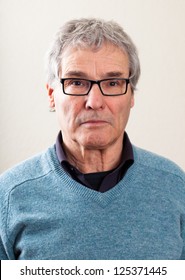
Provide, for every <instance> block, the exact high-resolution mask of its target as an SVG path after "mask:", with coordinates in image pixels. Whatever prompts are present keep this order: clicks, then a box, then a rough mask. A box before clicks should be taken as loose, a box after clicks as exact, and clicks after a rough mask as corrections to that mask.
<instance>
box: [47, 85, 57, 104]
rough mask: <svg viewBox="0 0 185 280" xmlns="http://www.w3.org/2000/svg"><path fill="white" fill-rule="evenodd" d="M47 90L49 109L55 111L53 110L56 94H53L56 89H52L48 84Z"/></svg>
mask: <svg viewBox="0 0 185 280" xmlns="http://www.w3.org/2000/svg"><path fill="white" fill-rule="evenodd" d="M46 89H47V92H48V98H49V108H50V109H53V108H55V102H54V94H53V92H54V89H53V88H51V87H50V86H49V85H48V84H46Z"/></svg>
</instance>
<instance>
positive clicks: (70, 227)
mask: <svg viewBox="0 0 185 280" xmlns="http://www.w3.org/2000/svg"><path fill="white" fill-rule="evenodd" d="M47 62H48V63H47V70H48V73H47V75H48V80H47V92H48V96H49V102H50V108H51V109H52V110H55V111H56V114H57V117H58V121H59V125H60V133H59V135H58V137H57V141H56V144H55V145H53V146H52V147H50V148H48V150H47V151H45V152H44V153H42V154H39V155H36V156H35V157H33V158H32V159H29V160H27V161H25V162H23V163H21V164H19V165H18V166H16V167H14V168H13V169H11V170H10V171H7V172H5V173H4V174H3V175H2V176H1V178H0V238H1V239H0V257H1V259H63V260H65V259H66V260H67V259H68V260H69V259H94V260H95V259H185V244H184V242H185V176H184V172H183V171H182V170H181V169H180V168H179V167H177V166H176V165H175V164H174V163H172V162H170V161H168V160H166V159H164V158H162V157H160V156H157V155H154V154H152V153H149V152H146V151H144V150H142V149H140V148H137V147H135V146H134V145H132V144H131V142H130V140H129V138H128V136H127V134H126V132H125V128H126V124H127V121H128V118H129V114H130V110H131V108H132V107H133V106H134V90H135V88H136V84H137V81H138V78H139V74H140V65H139V59H138V55H137V51H136V48H135V46H134V44H133V42H132V41H131V39H130V38H129V36H128V35H127V34H126V33H125V32H124V31H123V29H122V28H121V27H120V26H119V25H118V24H116V23H114V22H109V21H107V22H106V21H103V20H99V19H98V20H97V19H80V20H72V21H69V22H67V23H66V24H65V25H64V26H63V27H62V28H61V29H60V30H59V32H58V33H57V34H56V37H55V40H54V43H53V45H52V46H51V49H50V51H49V52H48V61H47Z"/></svg>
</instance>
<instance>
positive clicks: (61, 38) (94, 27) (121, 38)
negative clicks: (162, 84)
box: [46, 18, 140, 91]
mask: <svg viewBox="0 0 185 280" xmlns="http://www.w3.org/2000/svg"><path fill="white" fill-rule="evenodd" d="M105 43H110V44H113V45H115V46H117V47H118V48H120V49H121V50H123V51H124V52H126V54H127V55H128V59H129V77H130V85H131V88H132V91H134V90H135V89H136V84H137V82H138V79H139V76H140V63H139V58H138V55H137V50H136V47H135V45H134V44H133V42H132V40H131V38H130V37H129V36H128V35H127V34H126V33H125V32H124V30H123V29H122V27H121V26H120V25H118V24H117V23H115V22H113V21H105V20H101V19H94V18H92V19H77V20H71V21H68V22H67V23H66V24H65V25H63V26H62V27H61V28H60V29H59V31H58V32H57V33H56V36H55V38H54V40H53V43H52V45H51V48H50V50H49V52H48V55H47V69H46V71H47V83H48V84H49V85H50V86H51V85H52V84H53V83H54V82H55V80H56V79H58V77H59V71H60V70H61V60H62V57H63V52H64V51H65V50H66V49H67V48H82V49H93V50H94V51H96V50H98V49H100V48H101V47H102V45H103V44H105Z"/></svg>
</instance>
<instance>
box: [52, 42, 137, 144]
mask: <svg viewBox="0 0 185 280" xmlns="http://www.w3.org/2000/svg"><path fill="white" fill-rule="evenodd" d="M115 77H117V78H118V77H119V78H128V77H129V61H128V57H127V55H126V54H125V53H124V52H123V51H121V50H120V49H119V48H117V47H115V46H113V45H111V44H106V45H104V46H103V47H102V48H101V49H100V50H98V51H96V52H95V51H93V50H91V49H71V48H68V49H66V50H65V52H64V53H63V58H62V64H61V71H60V78H84V79H89V80H101V79H106V78H115ZM50 98H54V103H55V109H56V114H57V117H58V121H59V125H60V129H61V131H62V136H63V140H64V143H65V145H66V146H68V147H69V148H70V147H71V145H73V146H74V145H77V146H79V148H82V149H83V148H84V149H98V150H99V149H101V150H102V149H107V148H109V147H110V146H111V145H114V144H116V143H119V144H121V145H122V141H123V134H124V130H125V127H126V124H127V120H128V117H129V113H130V109H131V107H132V106H133V105H134V96H133V94H132V91H131V88H130V85H128V90H127V93H126V94H125V95H121V96H103V95H102V93H101V91H100V89H99V87H98V85H97V84H94V85H93V87H92V89H91V91H90V92H89V94H88V95H86V96H69V95H65V94H64V93H63V91H62V85H61V84H60V85H58V86H57V87H56V88H55V89H54V91H53V92H52V94H50Z"/></svg>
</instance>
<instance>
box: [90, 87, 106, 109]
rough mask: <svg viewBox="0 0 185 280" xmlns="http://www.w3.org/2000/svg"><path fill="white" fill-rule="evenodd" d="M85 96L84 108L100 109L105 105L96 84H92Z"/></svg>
mask: <svg viewBox="0 0 185 280" xmlns="http://www.w3.org/2000/svg"><path fill="white" fill-rule="evenodd" d="M86 98H87V99H86V104H85V107H86V109H92V110H102V109H103V108H104V107H105V100H104V99H105V98H104V96H103V95H102V93H101V91H100V88H99V86H98V85H97V84H93V86H92V88H91V90H90V92H89V94H88V95H87V96H86Z"/></svg>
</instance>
